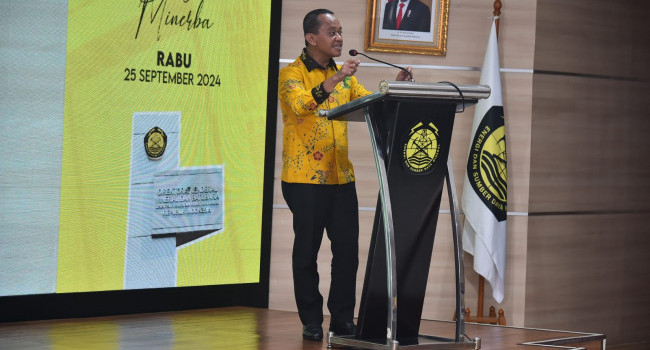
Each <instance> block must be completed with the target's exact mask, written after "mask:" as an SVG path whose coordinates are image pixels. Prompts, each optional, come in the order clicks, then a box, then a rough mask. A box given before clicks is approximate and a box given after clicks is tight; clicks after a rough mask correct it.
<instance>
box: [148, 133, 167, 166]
mask: <svg viewBox="0 0 650 350" xmlns="http://www.w3.org/2000/svg"><path fill="white" fill-rule="evenodd" d="M166 147H167V134H165V132H164V131H163V130H162V129H161V128H159V127H157V126H154V127H153V128H152V129H151V130H149V132H147V134H146V135H145V137H144V150H145V152H147V157H149V159H151V160H159V159H160V158H162V156H163V154H164V153H165V148H166Z"/></svg>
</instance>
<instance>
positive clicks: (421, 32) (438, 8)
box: [364, 0, 449, 56]
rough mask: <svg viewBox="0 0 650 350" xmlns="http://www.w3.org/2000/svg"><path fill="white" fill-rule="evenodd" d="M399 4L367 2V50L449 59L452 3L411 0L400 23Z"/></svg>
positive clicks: (389, 0)
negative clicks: (448, 32)
mask: <svg viewBox="0 0 650 350" xmlns="http://www.w3.org/2000/svg"><path fill="white" fill-rule="evenodd" d="M399 4H400V0H368V3H367V9H366V36H365V40H364V46H365V49H366V50H367V51H379V52H393V53H408V54H417V55H436V56H444V55H446V54H447V26H448V21H449V0H408V3H407V5H405V6H403V7H402V16H401V18H400V19H399V20H398V18H399V17H400V16H399V7H398V6H399ZM398 22H400V23H399V27H397V23H398Z"/></svg>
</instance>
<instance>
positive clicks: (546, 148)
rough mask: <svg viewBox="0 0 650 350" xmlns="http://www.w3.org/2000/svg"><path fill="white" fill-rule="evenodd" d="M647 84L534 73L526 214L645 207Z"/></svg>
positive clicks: (649, 172)
mask: <svg viewBox="0 0 650 350" xmlns="http://www.w3.org/2000/svg"><path fill="white" fill-rule="evenodd" d="M649 93H650V88H649V86H648V83H644V82H630V81H622V80H612V79H595V78H585V77H579V76H555V75H542V74H537V75H536V76H535V79H534V98H533V106H534V107H533V108H534V114H533V122H532V123H533V127H532V129H533V134H532V152H531V162H532V164H533V165H532V166H531V180H530V181H531V183H530V186H531V188H530V195H531V209H530V210H531V212H564V211H594V210H617V211H620V210H648V209H650V202H649V201H648V200H647V198H648V196H650V183H648V181H647V179H648V178H650V167H649V166H647V165H646V164H645V162H644V161H643V159H644V158H645V153H646V151H647V150H648V149H650V138H648V137H647V130H650V119H649V118H648V117H647V114H648V113H647V105H646V104H645V103H642V102H641V101H640V100H639V96H647V95H648V94H649Z"/></svg>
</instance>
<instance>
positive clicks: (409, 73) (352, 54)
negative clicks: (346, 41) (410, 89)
mask: <svg viewBox="0 0 650 350" xmlns="http://www.w3.org/2000/svg"><path fill="white" fill-rule="evenodd" d="M348 53H349V54H350V56H356V55H361V56H364V57H367V58H369V59H371V60H373V61H377V62H379V63H383V64H386V65H389V66H391V67H395V68H397V69H401V70H403V71H405V72H406V74H408V75H409V77H410V78H411V81H415V80H414V79H413V75H412V74H411V72H409V71H408V70H406V68H402V67H400V66H396V65H394V64H391V63H388V62H384V61H380V60H378V59H376V58H372V57H370V56H368V55H366V54H364V53H361V52H359V51H357V50H355V49H352V50H350V51H349V52H348Z"/></svg>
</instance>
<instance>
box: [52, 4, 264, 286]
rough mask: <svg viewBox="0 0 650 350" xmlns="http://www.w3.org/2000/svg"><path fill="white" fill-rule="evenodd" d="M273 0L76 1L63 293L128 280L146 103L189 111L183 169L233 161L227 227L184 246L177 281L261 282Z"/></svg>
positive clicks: (153, 261) (69, 72)
mask: <svg viewBox="0 0 650 350" xmlns="http://www.w3.org/2000/svg"><path fill="white" fill-rule="evenodd" d="M270 7H271V5H270V1H266V0H238V1H221V0H114V1H97V0H88V1H83V0H70V1H68V32H67V56H66V78H65V105H64V136H63V137H64V140H63V159H62V180H61V203H60V207H61V213H60V223H59V246H58V271H57V292H58V293H67V292H86V291H101V290H117V289H123V288H125V287H126V285H125V265H127V264H126V251H127V234H126V231H127V226H128V225H132V224H134V223H135V224H137V222H138V220H139V216H138V215H127V213H128V211H129V206H130V205H131V206H132V205H133V203H131V204H129V189H130V181H131V179H132V176H133V174H132V169H130V167H131V166H130V164H131V157H132V137H133V132H134V129H133V120H134V118H135V117H134V116H138V115H140V114H138V113H140V112H155V113H160V115H163V116H164V115H165V113H167V112H173V113H176V114H178V115H180V116H181V117H180V118H179V120H180V127H179V129H180V131H179V134H180V141H179V142H180V147H179V151H178V153H177V154H178V162H179V164H178V165H177V167H178V168H179V169H181V170H182V169H191V168H193V167H208V168H209V167H214V166H218V167H222V168H223V172H224V174H223V179H224V181H225V183H224V189H223V190H224V194H223V198H224V200H225V203H224V205H223V207H225V208H226V209H225V211H224V216H225V217H224V218H223V222H224V224H223V229H222V231H220V233H219V234H216V235H211V236H207V237H205V239H201V240H196V241H194V243H192V244H184V245H183V244H180V245H177V246H176V247H175V255H174V256H173V259H174V261H175V267H174V269H175V276H174V281H173V283H174V285H175V286H193V285H214V284H233V283H255V282H259V268H260V266H259V264H260V251H261V247H260V241H261V213H262V192H263V191H262V190H263V173H264V145H265V132H266V130H265V126H266V94H267V82H268V81H267V71H268V47H269V28H270V12H271V8H270ZM155 126H156V125H153V126H152V127H155ZM149 129H151V128H149ZM149 129H148V130H149ZM139 147H140V148H141V149H142V151H143V152H144V135H143V138H142V140H141V143H140V144H139ZM168 153H169V151H167V150H165V152H164V154H163V155H162V157H166V156H167V155H168ZM152 162H157V160H152ZM147 215H150V213H141V215H140V216H141V217H144V216H147ZM127 216H128V220H127ZM129 220H131V221H130V222H127V221H129ZM147 239H153V238H150V237H148V238H147ZM146 258H147V259H150V266H152V268H155V267H156V266H157V264H160V260H158V259H157V257H156V256H151V257H146ZM145 262H146V261H145Z"/></svg>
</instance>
